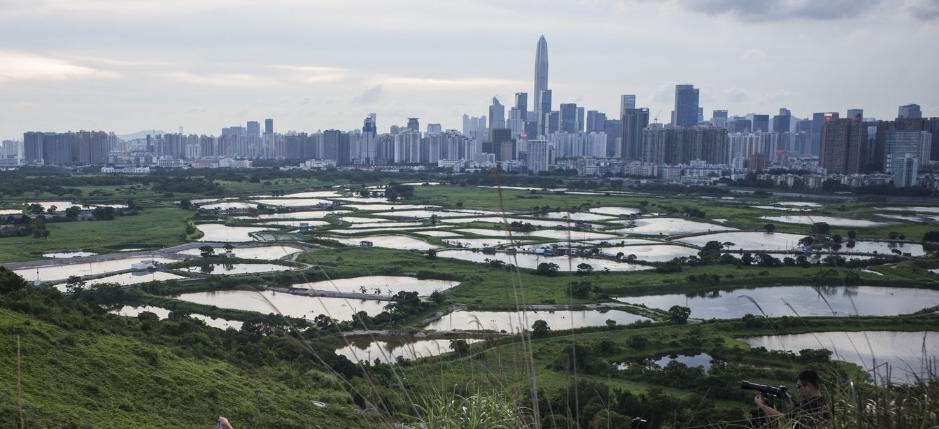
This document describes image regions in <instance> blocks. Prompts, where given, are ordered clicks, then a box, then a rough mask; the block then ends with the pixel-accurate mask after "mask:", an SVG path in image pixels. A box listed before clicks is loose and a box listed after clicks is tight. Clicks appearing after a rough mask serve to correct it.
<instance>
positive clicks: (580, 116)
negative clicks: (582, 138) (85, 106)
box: [576, 106, 584, 131]
mask: <svg viewBox="0 0 939 429" xmlns="http://www.w3.org/2000/svg"><path fill="white" fill-rule="evenodd" d="M576 128H577V131H583V130H584V106H578V107H577V127H576Z"/></svg>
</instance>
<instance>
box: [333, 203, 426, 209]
mask: <svg viewBox="0 0 939 429" xmlns="http://www.w3.org/2000/svg"><path fill="white" fill-rule="evenodd" d="M343 207H346V208H352V209H357V210H362V211H389V210H394V211H398V210H423V209H426V208H428V207H436V206H419V205H414V204H345V205H343Z"/></svg>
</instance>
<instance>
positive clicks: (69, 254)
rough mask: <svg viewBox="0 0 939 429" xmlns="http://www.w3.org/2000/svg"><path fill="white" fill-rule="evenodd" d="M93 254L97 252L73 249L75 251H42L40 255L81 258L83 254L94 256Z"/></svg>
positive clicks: (58, 257)
mask: <svg viewBox="0 0 939 429" xmlns="http://www.w3.org/2000/svg"><path fill="white" fill-rule="evenodd" d="M95 255H97V253H95V252H83V251H75V252H53V253H43V254H42V257H43V258H52V259H63V258H83V257H85V256H95Z"/></svg>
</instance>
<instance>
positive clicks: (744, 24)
mask: <svg viewBox="0 0 939 429" xmlns="http://www.w3.org/2000/svg"><path fill="white" fill-rule="evenodd" d="M541 34H544V35H545V37H546V38H547V41H548V56H549V59H550V71H549V79H548V86H549V87H550V88H551V89H553V90H554V94H553V100H554V103H555V108H557V107H556V106H557V104H558V103H560V102H575V103H577V104H578V105H582V106H585V107H586V108H587V109H588V110H593V109H596V110H600V111H604V112H607V113H609V114H611V117H612V116H616V115H617V114H618V112H619V108H618V98H619V95H620V94H626V93H635V94H636V95H637V96H638V104H639V105H641V106H648V107H650V108H651V109H652V116H653V117H658V118H659V120H660V121H667V120H668V118H669V115H670V111H671V109H672V104H673V102H674V101H673V98H674V85H675V84H677V83H692V84H694V85H695V86H696V87H698V88H700V90H701V104H702V106H703V107H704V109H705V112H706V114H705V116H706V117H710V111H711V110H712V109H728V110H729V111H730V114H731V115H734V114H740V115H744V114H747V113H752V112H756V113H770V114H772V113H774V112H777V111H778V109H779V107H782V106H785V107H789V108H790V109H792V111H793V114H795V115H796V116H800V117H805V116H807V115H810V114H811V113H812V112H815V111H840V112H844V111H845V110H846V109H848V108H852V107H859V108H863V109H864V111H865V116H867V117H878V118H893V117H895V116H896V113H897V106H898V105H900V104H908V103H917V104H920V105H921V106H922V108H923V112H924V114H926V115H931V116H937V115H939V85H937V83H939V55H937V53H936V52H937V49H939V48H937V42H939V0H824V1H821V0H777V1H771V0H661V1H655V0H567V1H535V0H511V1H503V0H472V1H470V0H426V1H425V0H374V1H370V0H342V1H332V0H331V1H310V0H264V1H255V0H158V1H152V0H146V1H145V0H128V1H116V0H64V1H53V0H0V41H2V43H0V137H2V138H16V139H21V138H22V133H23V132H24V131H27V130H43V131H65V130H77V129H102V130H108V131H112V130H113V131H115V132H117V133H118V134H122V133H130V132H136V131H141V130H148V129H157V130H166V131H171V130H176V129H177V128H178V127H183V128H184V130H185V131H186V132H193V133H208V134H218V133H219V132H220V129H221V128H222V127H225V126H231V125H243V124H244V123H245V121H248V120H259V121H261V120H263V119H264V118H268V117H271V118H274V123H275V128H276V130H277V131H278V132H284V131H287V130H300V131H312V130H318V129H327V128H339V129H352V128H356V127H361V123H362V118H364V117H365V116H366V115H367V114H368V113H369V112H376V113H377V114H378V126H379V131H381V132H386V131H387V130H388V127H389V126H391V125H393V124H402V125H403V124H404V123H405V122H406V118H407V117H410V116H416V117H419V118H420V119H421V127H422V129H423V128H425V125H426V124H427V123H430V122H436V123H441V124H443V126H444V127H445V128H460V127H461V116H462V114H463V113H468V114H471V115H482V114H487V106H488V105H489V103H490V100H491V98H492V97H493V96H498V97H499V98H500V99H501V100H502V102H503V104H506V105H511V104H512V102H513V101H512V96H513V94H514V93H515V92H519V91H524V92H528V93H531V92H532V88H533V75H534V61H535V48H536V44H537V41H538V37H539V35H541ZM529 99H530V100H531V96H530V98H529Z"/></svg>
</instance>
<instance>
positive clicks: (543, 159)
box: [528, 140, 551, 174]
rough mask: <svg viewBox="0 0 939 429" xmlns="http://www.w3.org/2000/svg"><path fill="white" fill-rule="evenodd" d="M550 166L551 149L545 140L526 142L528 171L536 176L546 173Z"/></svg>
mask: <svg viewBox="0 0 939 429" xmlns="http://www.w3.org/2000/svg"><path fill="white" fill-rule="evenodd" d="M549 165H551V148H550V147H549V146H548V142H547V141H545V140H529V141H528V171H530V172H532V173H534V174H538V173H540V172H542V171H548V166H549Z"/></svg>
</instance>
